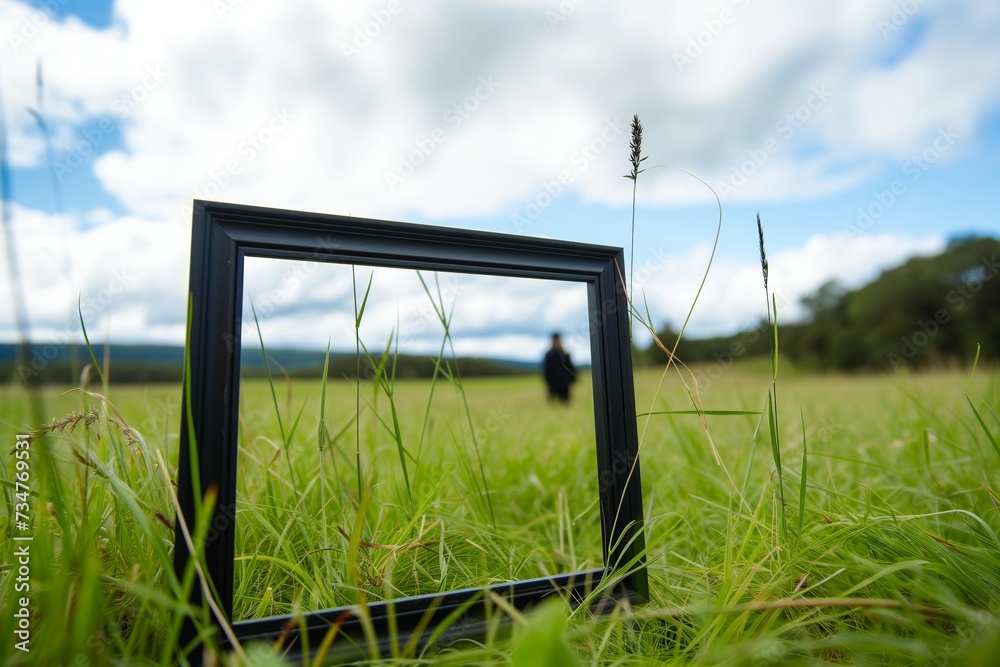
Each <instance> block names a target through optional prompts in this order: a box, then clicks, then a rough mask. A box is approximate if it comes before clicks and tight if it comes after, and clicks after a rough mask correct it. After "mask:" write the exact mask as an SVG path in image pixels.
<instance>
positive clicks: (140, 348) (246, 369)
mask: <svg viewBox="0 0 1000 667" xmlns="http://www.w3.org/2000/svg"><path fill="white" fill-rule="evenodd" d="M32 349H33V356H34V359H33V360H31V361H29V363H27V364H21V365H20V367H18V365H17V363H16V361H15V360H16V358H17V357H16V346H15V345H4V344H0V379H2V380H4V381H6V382H14V383H19V382H21V380H22V375H23V374H25V373H27V374H29V375H30V377H29V378H28V379H30V380H31V381H32V382H35V383H49V384H71V385H75V384H77V383H79V382H80V374H81V370H82V369H81V368H80V366H81V364H86V363H90V354H89V352H88V351H87V350H86V348H84V347H82V346H78V349H77V350H76V355H75V359H76V367H74V355H73V354H72V350H71V349H70V346H65V347H56V346H52V345H49V346H39V345H34V346H32ZM95 354H96V356H97V358H98V360H101V359H103V349H97V350H95ZM325 356H326V355H325V353H324V352H321V351H315V350H282V349H277V350H269V351H268V361H269V363H270V366H271V374H272V376H273V377H274V378H275V379H279V378H284V377H286V376H287V377H292V378H320V377H321V376H322V374H323V364H324V360H325ZM378 361H379V360H378V359H375V360H374V362H375V364H376V365H377V364H378ZM102 363H103V362H102ZM539 363H540V362H539ZM539 363H522V362H516V361H506V360H500V359H481V358H474V357H460V358H459V359H458V360H454V359H449V360H443V361H442V366H441V369H442V370H443V371H445V372H446V373H453V372H455V369H456V368H457V370H458V372H459V374H460V375H461V376H462V377H495V376H504V375H518V374H524V373H537V372H540V365H539ZM386 365H387V370H386V373H387V374H389V375H394V376H395V377H396V378H397V379H400V380H405V379H414V378H429V377H431V376H432V375H433V374H434V367H435V362H434V359H432V358H430V357H428V356H421V355H408V354H400V355H398V356H390V358H389V359H388V360H387V362H386ZM183 369H184V349H183V348H181V347H172V346H158V345H121V346H114V345H112V346H111V365H110V377H111V380H112V381H113V382H115V383H122V382H138V383H146V384H150V383H157V382H180V381H181V379H182V378H183ZM240 370H241V373H242V375H243V377H245V378H264V377H267V369H266V368H265V366H264V361H263V357H262V355H261V354H260V351H259V350H249V349H245V350H243V353H242V355H241V363H240ZM374 375H375V370H374V367H373V364H372V362H370V361H369V360H368V359H366V358H365V357H362V358H361V359H360V362H359V360H358V359H357V357H355V355H353V354H335V355H334V354H331V356H330V366H329V371H328V377H330V378H331V379H334V380H335V379H350V380H353V379H355V378H356V377H359V376H360V377H361V379H362V380H371V379H372V378H373V377H374ZM96 377H97V375H96V373H93V372H91V381H92V382H93V381H96Z"/></svg>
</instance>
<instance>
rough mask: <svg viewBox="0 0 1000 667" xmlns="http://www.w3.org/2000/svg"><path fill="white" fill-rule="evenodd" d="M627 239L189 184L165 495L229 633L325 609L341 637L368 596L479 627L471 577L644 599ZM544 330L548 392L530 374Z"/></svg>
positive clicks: (372, 601) (292, 636)
mask: <svg viewBox="0 0 1000 667" xmlns="http://www.w3.org/2000/svg"><path fill="white" fill-rule="evenodd" d="M622 261H623V253H622V251H621V249H619V248H609V247H604V246H593V245H585V244H578V243H570V242H563V241H550V240H543V239H533V238H525V237H517V236H510V235H501V234H491V233H485V232H472V231H466V230H455V229H446V228H439V227H429V226H422V225H410V224H404V223H396V222H386V221H377V220H364V219H356V218H348V217H341V216H326V215H319V214H310V213H301V212H295V211H283V210H274V209H264V208H258V207H246V206H238V205H232V204H217V203H210V202H195V207H194V220H193V234H192V257H191V315H190V321H189V329H190V334H189V336H190V338H189V344H188V372H187V376H186V382H185V402H184V404H185V409H184V424H183V427H182V429H181V434H182V437H181V452H180V461H179V468H178V495H179V498H180V502H181V511H182V514H183V517H184V518H185V519H186V521H185V522H184V523H185V524H187V525H197V523H198V522H199V519H201V523H202V524H203V525H204V523H205V522H206V521H207V523H208V530H207V536H206V538H205V542H204V555H205V558H204V563H205V567H206V569H207V574H208V575H209V576H210V577H211V579H212V582H213V584H214V590H215V594H216V597H217V602H218V603H219V607H220V608H221V610H222V612H223V613H224V614H226V615H227V616H228V618H229V620H230V621H232V622H233V630H234V632H235V633H236V636H237V638H239V639H241V640H243V639H252V638H271V639H274V638H276V637H278V636H279V635H280V636H284V637H285V642H286V645H287V646H291V645H295V644H296V642H299V641H300V640H308V642H309V645H310V646H316V645H317V644H316V643H317V642H318V641H320V640H321V639H322V637H323V636H324V635H325V634H326V633H327V631H328V630H329V628H330V627H331V624H334V623H339V624H340V630H339V636H340V640H339V641H340V643H341V644H345V645H352V644H356V643H363V640H362V637H363V628H362V624H361V623H360V621H359V616H361V615H365V616H367V617H368V619H370V623H371V625H370V628H373V629H374V631H375V633H376V635H377V636H378V638H379V641H380V642H384V641H387V638H386V635H388V634H389V633H390V630H391V631H392V632H395V633H398V634H401V635H403V636H407V635H409V634H416V635H417V637H416V639H417V640H418V641H420V642H421V643H422V642H424V641H426V640H427V639H428V638H429V637H431V636H432V635H433V636H436V637H437V641H439V642H443V641H445V640H447V639H448V638H449V637H450V638H455V637H458V636H465V635H475V634H476V633H477V632H480V631H481V630H482V623H483V619H484V617H485V615H486V614H487V613H488V611H489V610H488V608H489V607H490V603H489V599H490V597H489V596H488V595H485V594H484V591H486V590H491V591H492V592H493V593H494V594H496V595H501V596H502V597H504V598H506V599H507V600H508V602H509V603H510V604H512V605H514V606H515V607H517V608H525V607H528V606H530V605H532V604H533V603H535V602H537V601H538V600H540V599H542V598H544V597H546V596H548V595H552V594H560V595H563V596H566V597H570V598H573V599H574V600H575V601H576V602H589V603H590V604H594V603H595V602H597V601H598V600H600V599H603V598H607V597H629V598H631V599H633V600H641V599H643V598H645V596H646V592H647V583H646V575H645V569H644V566H643V561H642V551H643V548H644V545H643V537H642V500H641V491H640V488H641V487H640V479H639V467H638V459H637V447H636V424H635V408H634V396H633V386H632V375H631V347H630V342H629V326H628V312H627V302H626V301H625V297H624V290H623V285H622V278H621V273H620V271H619V267H620V266H621V265H622ZM555 331H558V332H560V333H561V334H562V341H563V344H564V346H565V347H566V349H567V350H568V352H569V354H570V357H571V359H572V360H573V362H574V364H575V365H576V366H577V381H576V382H575V383H574V384H573V385H572V390H571V400H570V403H569V405H563V404H561V403H559V402H558V401H557V402H556V403H555V404H551V403H549V401H548V399H547V398H546V388H545V385H544V383H543V381H542V377H541V366H542V359H541V357H542V355H544V353H545V352H546V350H547V349H548V347H549V345H550V334H551V333H553V332H555ZM327 349H329V353H327ZM324 375H325V376H326V381H325V382H324V380H323V377H324ZM251 397H254V398H253V400H250V398H251ZM265 399H266V400H265ZM248 405H252V406H254V408H253V413H249V412H248V411H247V406H248ZM262 405H266V406H273V408H272V409H269V410H266V411H262V410H261V408H260V406H262ZM241 407H242V409H241ZM581 477H586V481H584V482H582V486H581V484H578V485H574V487H573V493H570V490H569V489H565V488H561V487H560V483H561V482H564V480H567V479H573V478H577V479H579V478H581ZM580 488H586V489H587V490H589V494H582V495H583V496H585V497H581V494H580V492H579V490H580ZM209 492H211V494H214V498H215V504H214V507H213V514H212V516H211V517H204V516H200V514H199V513H200V512H202V511H203V502H202V501H203V499H204V498H206V497H211V494H210V493H209ZM179 523H180V522H179ZM529 535H530V536H532V537H528V536H529ZM189 560H190V550H189V547H188V544H187V542H186V540H185V538H184V536H183V535H181V534H178V539H177V541H176V545H175V565H176V567H177V568H178V570H179V571H183V570H184V569H185V568H187V566H188V564H189ZM201 601H202V598H201V594H200V591H198V590H197V589H196V590H195V592H194V593H193V594H192V602H194V603H196V604H200V603H201ZM360 607H363V608H364V611H363V612H360V611H358V610H359V608H360ZM293 618H294V619H296V622H295V623H289V621H290V619H293ZM442 624H445V625H447V626H448V628H449V629H448V631H447V632H444V633H443V634H442V632H441V629H442V628H443V625H442ZM193 631H194V630H193V628H189V629H188V632H189V633H191V632H193ZM303 633H305V634H306V635H307V637H303V636H302V634H303ZM407 639H408V637H407ZM302 643H305V642H304V641H303V642H302Z"/></svg>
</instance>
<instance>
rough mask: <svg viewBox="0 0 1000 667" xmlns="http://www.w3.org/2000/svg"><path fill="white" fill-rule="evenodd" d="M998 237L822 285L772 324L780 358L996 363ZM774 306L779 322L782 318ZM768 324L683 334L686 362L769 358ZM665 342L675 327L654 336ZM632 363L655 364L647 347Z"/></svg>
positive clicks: (812, 363) (824, 365) (658, 358)
mask: <svg viewBox="0 0 1000 667" xmlns="http://www.w3.org/2000/svg"><path fill="white" fill-rule="evenodd" d="M998 258H1000V241H998V240H997V239H993V238H985V237H961V238H954V239H952V240H951V241H950V242H949V243H948V246H947V247H946V249H945V250H944V251H943V252H941V253H940V254H938V255H935V256H933V257H914V258H912V259H910V260H908V261H907V262H906V263H904V264H902V265H901V266H898V267H896V268H893V269H889V270H887V271H884V272H883V273H882V274H881V275H880V276H879V277H878V278H877V279H876V280H874V281H872V282H871V283H869V284H867V285H865V286H863V287H860V288H858V289H855V290H847V289H844V288H843V287H842V286H840V285H838V284H836V283H827V284H825V285H823V286H822V287H820V288H819V289H818V290H817V291H816V292H815V293H814V294H811V295H809V296H807V297H805V298H804V299H803V300H802V303H803V305H804V306H805V307H806V310H807V312H808V315H807V317H806V318H805V320H804V321H802V322H795V323H789V324H784V323H782V324H781V325H780V330H779V351H780V353H781V355H782V356H783V357H786V358H788V359H790V360H792V361H793V362H796V363H798V364H800V365H801V366H803V367H806V368H813V369H818V370H833V369H836V370H846V371H853V370H890V371H892V370H898V369H900V368H904V367H906V368H913V369H920V368H928V367H938V366H947V365H955V364H962V365H967V364H969V363H971V362H972V359H973V357H974V356H975V354H976V345H977V344H979V345H981V346H982V355H981V359H982V360H984V361H996V360H998V359H1000V276H998V274H1000V259H998ZM780 315H781V313H780V310H779V318H780ZM766 328H767V325H766V323H765V322H763V321H762V322H761V323H760V325H759V326H758V327H756V328H751V329H750V330H747V331H743V332H740V333H738V334H735V335H732V336H723V337H716V338H706V339H700V340H699V339H684V340H682V341H681V343H680V346H679V347H678V350H677V354H678V357H679V358H680V359H681V360H683V361H684V362H686V363H691V362H700V361H709V362H718V363H723V364H726V365H728V364H729V363H730V362H732V361H733V360H734V359H735V358H740V357H751V356H757V355H768V354H770V347H769V343H768V340H769V339H768V336H767V332H766ZM658 336H659V337H660V340H661V341H663V342H664V344H667V345H672V344H673V342H674V340H675V339H676V336H677V334H676V332H675V331H672V330H671V329H670V328H669V327H665V328H664V330H663V331H661V332H659V333H658ZM636 356H637V359H638V361H639V362H640V363H662V362H663V361H664V359H665V355H664V354H663V352H662V351H660V350H657V349H656V348H655V346H651V347H650V348H647V349H644V350H637V351H636Z"/></svg>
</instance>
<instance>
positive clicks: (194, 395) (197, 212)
mask: <svg viewBox="0 0 1000 667" xmlns="http://www.w3.org/2000/svg"><path fill="white" fill-rule="evenodd" d="M191 237H192V242H191V245H192V250H191V270H190V297H191V304H192V309H191V315H190V323H189V327H190V331H189V340H188V350H187V355H188V357H189V360H190V363H189V368H187V369H185V381H184V394H185V396H184V399H183V401H182V409H181V415H182V421H181V432H180V452H179V459H178V467H177V495H178V501H179V505H180V508H181V513H182V515H183V519H184V521H185V523H186V524H187V526H188V528H189V530H191V531H194V528H195V526H196V522H197V507H198V505H199V503H198V501H197V499H198V498H204V497H205V494H206V493H207V492H208V491H209V490H210V489H211V490H214V491H215V493H216V494H217V495H216V502H215V509H214V511H213V516H212V517H211V521H210V523H209V525H210V528H209V531H208V534H207V536H206V540H205V545H204V564H205V569H206V574H207V576H208V577H209V579H210V583H211V586H212V587H213V588H214V590H215V591H216V594H217V596H218V600H219V602H220V604H221V607H222V610H223V611H224V613H225V614H226V616H227V618H228V617H231V615H232V596H233V576H232V575H233V550H234V538H235V531H234V530H233V529H232V522H233V521H234V519H235V501H236V484H235V471H236V451H233V450H234V449H235V448H236V444H235V440H234V439H233V434H234V430H233V429H234V423H235V422H236V419H235V418H232V419H230V418H229V416H230V415H229V413H232V414H233V415H236V416H238V412H237V411H235V410H206V409H205V406H206V405H210V404H211V403H212V402H213V400H218V398H220V397H221V399H222V402H223V404H224V405H227V406H233V405H235V404H236V403H235V402H234V401H236V400H238V397H237V394H238V389H239V385H238V382H236V381H235V380H234V378H235V377H238V373H239V360H240V349H239V339H238V337H235V336H234V335H233V334H232V331H238V329H234V328H233V327H234V326H236V325H238V324H239V316H238V315H239V312H238V309H237V303H236V301H237V299H238V298H239V295H240V293H241V292H240V291H239V290H241V286H242V280H241V271H240V269H241V266H242V265H241V263H240V261H239V258H238V256H237V246H236V243H235V242H234V241H233V240H232V239H231V238H230V237H229V235H228V234H227V233H226V231H225V230H224V229H223V228H222V226H220V225H218V224H213V222H212V220H211V213H210V212H209V211H208V210H207V209H206V207H205V206H204V204H202V203H201V202H195V206H194V215H193V219H192V234H191ZM188 373H190V375H188ZM189 392H190V396H188V393H189ZM188 404H190V406H191V411H190V413H189V412H188V408H187V406H188ZM189 424H190V431H193V435H194V438H195V441H194V442H193V441H192V440H191V437H190V433H189ZM195 447H196V452H195V453H194V454H192V449H193V448H195ZM192 457H193V458H192ZM195 463H196V464H197V469H198V476H199V478H200V482H201V483H200V487H199V488H195V483H194V478H193V476H192V472H193V469H192V464H195ZM195 494H198V495H197V496H196V495H195ZM176 531H177V536H176V539H175V545H176V546H175V551H174V568H175V571H176V572H177V574H178V576H182V575H183V573H184V570H185V569H186V568H187V566H188V562H189V561H190V559H191V557H192V555H193V554H191V553H190V550H189V549H188V546H187V541H186V540H185V539H184V537H183V535H182V534H181V532H180V521H178V522H177V528H176ZM189 602H190V603H191V604H192V605H193V606H200V605H201V604H202V603H203V602H204V599H203V596H202V592H201V588H200V586H199V585H198V584H197V583H196V584H195V585H194V586H193V587H192V589H191V595H190V598H189ZM194 633H195V628H194V626H193V624H192V623H187V624H185V628H184V632H183V636H182V645H184V644H186V643H187V642H188V641H190V640H191V639H193V636H194Z"/></svg>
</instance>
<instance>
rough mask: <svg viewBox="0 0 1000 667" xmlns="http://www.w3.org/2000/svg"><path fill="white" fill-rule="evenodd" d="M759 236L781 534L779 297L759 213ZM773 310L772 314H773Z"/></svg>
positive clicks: (784, 529)
mask: <svg viewBox="0 0 1000 667" xmlns="http://www.w3.org/2000/svg"><path fill="white" fill-rule="evenodd" d="M757 238H758V245H759V247H760V270H761V275H762V276H763V278H764V297H765V298H764V304H765V305H766V306H767V333H768V342H769V343H770V347H771V389H770V391H769V392H768V394H767V416H768V426H769V427H770V428H769V431H770V436H771V455H772V457H773V458H774V466H775V469H776V471H777V474H778V504H779V511H780V515H781V528H782V534H785V535H787V532H788V525H787V523H786V521H785V482H784V473H783V472H782V469H781V431H780V428H779V421H778V301H777V299H776V298H775V296H774V295H773V294H772V293H771V292H770V289H769V288H768V284H767V279H768V264H767V250H766V249H765V247H764V225H763V224H762V223H761V221H760V213H758V214H757ZM772 311H773V317H772Z"/></svg>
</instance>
